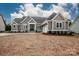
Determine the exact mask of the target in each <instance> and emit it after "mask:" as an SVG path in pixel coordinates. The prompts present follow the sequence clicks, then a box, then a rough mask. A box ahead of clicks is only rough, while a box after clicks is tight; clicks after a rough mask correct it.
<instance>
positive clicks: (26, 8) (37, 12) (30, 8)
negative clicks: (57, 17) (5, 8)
mask: <svg viewBox="0 0 79 59" xmlns="http://www.w3.org/2000/svg"><path fill="white" fill-rule="evenodd" d="M51 6H52V7H51V8H50V10H43V9H42V8H43V4H37V5H36V6H34V5H33V4H23V5H20V8H19V10H18V12H14V13H11V17H12V18H16V17H23V16H39V17H48V16H50V15H51V14H52V13H53V12H56V13H58V12H60V13H61V14H62V15H63V16H64V17H66V18H69V19H70V18H71V16H70V14H69V12H67V11H65V9H64V8H63V7H62V6H67V4H58V5H54V4H52V5H51Z"/></svg>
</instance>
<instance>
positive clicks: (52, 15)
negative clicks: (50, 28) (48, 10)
mask: <svg viewBox="0 0 79 59" xmlns="http://www.w3.org/2000/svg"><path fill="white" fill-rule="evenodd" d="M56 15H57V13H55V12H54V13H52V14H51V15H50V16H49V17H48V20H51V19H52V18H53V17H55V16H56Z"/></svg>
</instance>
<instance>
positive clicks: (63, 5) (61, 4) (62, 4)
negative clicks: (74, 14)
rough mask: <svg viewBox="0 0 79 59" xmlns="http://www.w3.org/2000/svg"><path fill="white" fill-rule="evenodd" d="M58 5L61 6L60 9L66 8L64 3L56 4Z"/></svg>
mask: <svg viewBox="0 0 79 59" xmlns="http://www.w3.org/2000/svg"><path fill="white" fill-rule="evenodd" d="M58 5H59V6H62V7H65V6H67V4H66V3H58Z"/></svg>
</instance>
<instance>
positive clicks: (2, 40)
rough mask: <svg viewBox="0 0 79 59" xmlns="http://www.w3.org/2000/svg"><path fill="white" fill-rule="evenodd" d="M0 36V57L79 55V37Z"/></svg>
mask: <svg viewBox="0 0 79 59" xmlns="http://www.w3.org/2000/svg"><path fill="white" fill-rule="evenodd" d="M8 34H11V35H9V36H0V55H12V56H13V55H33V56H37V55H38V56H39V55H43V56H44V55H46V56H51V55H56V56H62V55H68V56H69V55H79V36H78V35H77V36H55V35H44V34H41V33H8Z"/></svg>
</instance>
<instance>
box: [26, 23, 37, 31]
mask: <svg viewBox="0 0 79 59" xmlns="http://www.w3.org/2000/svg"><path fill="white" fill-rule="evenodd" d="M30 24H34V25H35V27H34V31H35V30H36V23H29V24H28V31H30Z"/></svg>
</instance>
